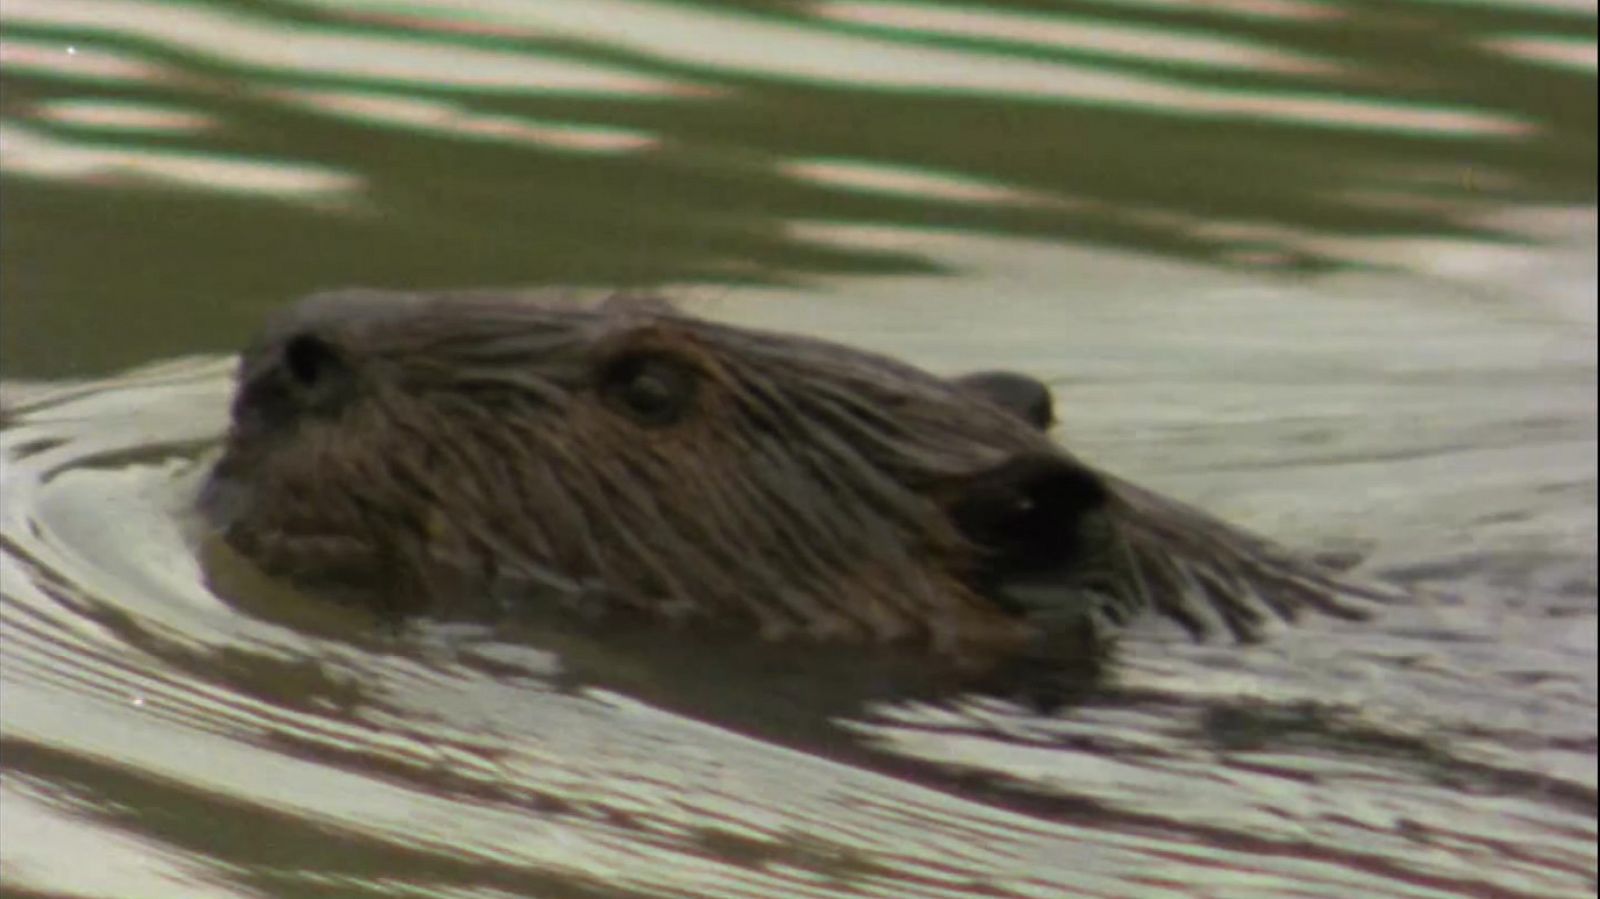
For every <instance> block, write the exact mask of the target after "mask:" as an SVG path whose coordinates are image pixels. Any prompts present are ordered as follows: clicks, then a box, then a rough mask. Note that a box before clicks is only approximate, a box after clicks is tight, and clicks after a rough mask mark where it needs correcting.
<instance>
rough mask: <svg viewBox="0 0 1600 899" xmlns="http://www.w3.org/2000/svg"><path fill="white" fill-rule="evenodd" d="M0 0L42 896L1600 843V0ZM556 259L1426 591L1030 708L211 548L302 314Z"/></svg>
mask: <svg viewBox="0 0 1600 899" xmlns="http://www.w3.org/2000/svg"><path fill="white" fill-rule="evenodd" d="M0 25H3V28H4V32H3V35H0V54H3V56H0V58H3V60H4V64H5V67H4V71H3V74H0V79H3V82H4V83H3V87H4V92H3V95H0V114H3V119H0V141H3V144H0V178H3V193H4V199H3V202H0V219H3V220H0V296H3V297H4V300H3V302H4V307H3V328H0V371H3V372H4V375H5V382H4V392H3V394H0V406H3V409H4V423H3V424H4V426H3V429H0V459H3V460H4V463H3V469H0V473H3V479H4V484H3V495H4V503H3V507H0V541H3V542H0V550H3V554H0V565H3V567H0V577H3V583H4V590H3V605H0V609H3V619H0V620H3V625H4V628H3V632H0V635H3V639H4V649H3V657H4V664H3V665H0V681H3V684H0V741H3V746H0V758H3V768H0V833H3V837H0V877H3V878H4V881H5V883H6V886H7V888H8V889H10V890H16V891H19V892H31V893H37V894H52V895H61V894H65V895H75V896H118V897H124V896H296V897H298V896H311V897H315V896H359V895H416V896H473V897H479V896H508V895H534V896H557V897H561V896H577V897H589V896H612V895H650V896H659V895H677V896H808V895H814V896H836V895H862V896H895V897H898V896H966V895H973V894H977V895H997V896H1061V895H1066V896H1119V897H1120V896H1147V895H1149V896H1162V895H1171V896H1195V895H1201V896H1225V897H1233V896H1327V897H1335V896H1338V897H1343V896H1351V895H1373V896H1408V897H1411V896H1581V895H1593V894H1594V892H1595V879H1594V871H1595V866H1596V853H1595V848H1594V847H1595V837H1596V811H1595V808H1596V778H1595V774H1594V770H1595V761H1596V755H1597V740H1596V719H1597V713H1596V708H1597V703H1596V687H1597V675H1596V658H1597V651H1596V638H1595V633H1596V602H1595V597H1596V552H1595V539H1596V532H1597V526H1596V487H1595V484H1596V463H1595V458H1596V444H1597V440H1596V424H1595V422H1596V412H1595V403H1596V391H1595V376H1596V375H1595V372H1596V364H1595V330H1594V329H1595V314H1594V301H1593V297H1594V292H1595V253H1594V247H1595V235H1596V229H1595V212H1594V178H1595V176H1594V172H1595V119H1594V116H1595V113H1594V109H1595V105H1596V104H1595V93H1596V91H1595V63H1594V58H1595V55H1594V40H1595V13H1594V7H1593V5H1592V4H1581V3H1579V4H1564V3H1555V2H1548V3H1526V4H1498V5H1497V4H1489V3H1483V4H1444V3H1422V2H1418V3H1387V4H1383V5H1374V6H1367V5H1363V4H1357V3H1350V4H1336V3H1311V2H1300V0H1270V2H1269V0H1252V2H1246V0H1238V2H1227V3H1212V4H1206V5H1204V6H1190V5H1186V4H1167V3H1159V2H1142V3H1125V4H1109V3H1074V4H1069V5H1065V6H1063V7H1062V8H1061V10H1060V11H1058V12H1049V11H1042V10H1041V9H1040V8H1038V7H1036V6H1034V5H1031V4H1021V3H1016V4H1007V3H990V4H986V5H984V6H981V7H980V6H970V7H959V6H946V5H921V4H909V3H816V4H754V3H737V2H729V3H725V4H721V5H711V4H701V5H689V4H677V3H604V4H601V3H576V2H573V3H560V2H549V3H539V4H530V3H514V2H510V0H506V2H474V3H465V2H461V3H447V2H433V3H404V4H402V3H382V2H341V3H333V2H326V3H293V4H291V3H210V4H198V3H158V2H149V0H140V2H123V0H106V2H83V0H38V2H28V0H8V2H7V3H5V4H4V5H3V7H0ZM552 282H562V283H579V284H589V285H614V284H662V285H669V286H674V287H675V288H676V291H677V292H678V293H679V294H680V295H682V296H684V297H685V298H686V299H685V302H686V303H687V304H688V305H690V306H691V308H693V309H695V310H696V311H699V312H701V313H703V314H707V315H711V316H714V317H718V318H722V319H726V320H731V321H736V322H742V323H748V324H757V325H761V326H765V327H776V328H781V329H785V330H794V331H804V332H808V333H817V334H822V335H825V336H829V337H832V338H834V339H840V340H846V341H849V342H852V343H856V344H860V345H865V346H870V347H874V348H878V349H883V350H886V351H889V352H892V353H894V354H896V355H899V356H902V357H905V358H908V359H911V360H913V361H916V362H919V363H921V364H924V365H927V366H928V367H930V368H933V369H935V370H938V371H945V372H951V373H956V372H960V371H964V370H970V369H976V368H989V367H995V366H1006V367H1012V368H1017V369H1020V370H1025V371H1029V372H1031V373H1034V374H1036V375H1039V376H1041V377H1043V378H1045V379H1046V380H1048V381H1049V382H1051V384H1052V385H1053V387H1054V388H1055V390H1056V394H1057V398H1058V408H1057V412H1058V415H1059V416H1060V417H1061V418H1062V420H1063V424H1062V425H1061V426H1060V429H1059V435H1060V436H1061V438H1062V439H1063V440H1064V441H1066V442H1068V443H1069V444H1070V445H1071V446H1072V447H1073V448H1074V450H1075V451H1077V452H1079V453H1080V454H1082V455H1083V456H1085V457H1086V458H1088V459H1090V460H1093V461H1095V462H1098V463H1101V464H1105V465H1107V466H1108V467H1111V468H1113V469H1114V470H1116V471H1117V472H1118V473H1120V474H1124V475H1127V476H1131V477H1134V478H1136V479H1138V480H1140V481H1141V482H1143V483H1146V484H1148V485H1149V486H1153V487H1157V488H1159V489H1163V490H1166V491H1168V492H1171V493H1173V494H1175V495H1178V496H1181V497H1184V498H1187V499H1190V500H1193V501H1195V502H1198V503H1200V504H1202V505H1203V506H1205V507H1206V508H1208V509H1211V510H1214V511H1216V512H1217V513H1219V514H1222V515H1224V516H1225V517H1228V518H1230V519H1232V520H1236V521H1238V522H1240V523H1242V524H1246V525H1249V526H1251V527H1253V528H1256V529H1258V530H1261V531H1263V532H1266V533H1270V534H1273V535H1275V536H1276V537H1278V538H1279V539H1281V540H1283V541H1285V542H1288V543H1290V544H1293V545H1297V546H1301V547H1304V548H1306V549H1308V550H1311V551H1318V552H1327V553H1332V554H1340V555H1346V556H1351V557H1359V558H1361V559H1363V560H1364V561H1363V565H1364V567H1365V568H1366V569H1367V570H1370V571H1372V572H1375V573H1380V574H1384V575H1386V576H1388V577H1390V578H1392V579H1395V580H1398V581H1401V582H1403V583H1406V584H1409V585H1412V586H1414V587H1416V588H1418V590H1419V599H1418V600H1417V602H1416V603H1414V604H1412V605H1408V606H1405V607H1402V608H1396V609H1393V610H1391V611H1390V612H1389V613H1388V614H1386V615H1385V616H1384V617H1383V618H1382V619H1381V620H1380V621H1378V622H1375V623H1369V624H1363V625H1351V624H1345V623H1338V622H1326V621H1313V622H1307V623H1305V625H1304V626H1297V627H1295V628H1290V629H1284V630H1282V631H1281V632H1279V633H1277V634H1275V635H1274V636H1273V638H1272V639H1271V640H1270V641H1269V642H1267V643H1265V644H1262V645H1260V646H1253V647H1248V648H1240V647H1234V646H1227V645H1220V644H1216V645H1198V646H1197V645H1192V644H1190V643H1188V642H1187V641H1186V640H1184V639H1183V638H1181V637H1178V636H1175V635H1172V634H1169V633H1166V632H1165V631H1163V630H1162V629H1160V628H1157V627H1151V628H1149V629H1147V630H1144V631H1141V632H1140V633H1138V634H1136V635H1135V636H1134V637H1133V638H1132V639H1131V640H1130V641H1129V644H1128V645H1127V646H1126V647H1125V651H1124V652H1123V654H1122V658H1121V659H1120V661H1119V664H1118V666H1117V669H1116V674H1115V677H1114V678H1113V680H1112V682H1111V683H1109V684H1107V685H1106V686H1105V688H1104V689H1103V690H1101V691H1099V692H1097V693H1096V694H1095V695H1094V696H1092V697H1090V698H1089V699H1088V700H1087V701H1085V702H1084V703H1083V704H1081V705H1078V706H1075V707H1073V708H1070V709H1065V710H1061V711H1058V712H1055V713H1051V714H1039V713H1037V712H1035V711H1033V710H1029V709H1024V708H1020V707H1016V706H1013V705H1009V704H1007V703H1004V702H1000V701H997V700H993V699H983V698H977V697H953V698H950V699H948V700H947V701H944V702H940V703H883V702H879V703H873V702H860V701H857V700H859V699H860V697H851V696H840V695H837V694H836V693H835V692H834V690H833V688H834V687H835V686H836V685H835V684H834V683H833V682H832V681H830V680H828V678H827V677H826V676H825V674H824V671H823V669H822V666H821V665H820V664H819V665H818V666H817V668H816V669H815V670H812V669H811V668H809V667H808V666H807V665H806V664H805V663H804V660H798V661H794V660H788V659H786V660H784V662H783V663H782V664H783V665H789V666H790V667H789V668H788V669H786V670H782V671H766V672H762V673H761V676H747V675H749V674H750V672H749V669H748V665H747V662H748V660H740V659H719V658H712V657H705V656H694V655H692V654H691V658H694V659H695V660H696V664H693V665H683V664H678V665H676V666H674V665H672V664H664V663H663V662H662V661H661V660H660V659H659V658H656V657H654V656H653V655H652V654H651V653H650V652H644V651H639V652H635V651H634V650H635V649H637V647H626V646H616V645H609V646H608V645H573V644H569V643H559V642H555V641H552V640H551V639H550V638H548V636H547V635H539V634H532V635H526V634H525V635H518V636H516V637H513V636H511V635H507V634H496V633H486V632H480V631H472V630H470V629H466V630H462V629H451V628H442V627H435V628H429V627H424V628H419V629H417V630H416V631H414V632H405V633H401V634H396V633H394V632H392V631H389V630H386V629H383V628H379V627H374V626H373V625H372V623H371V622H367V621H363V620H361V619H360V618H359V616H352V615H348V614H344V613H339V612H335V611H331V610H329V609H326V608H323V607H320V606H318V605H316V604H314V603H308V602H306V601H304V600H303V599H302V598H299V597H293V596H278V597H275V598H271V599H269V600H268V601H266V602H264V603H262V604H260V605H258V606H253V607H241V606H240V605H239V603H238V602H236V601H227V600H224V599H222V598H220V597H221V595H231V594H232V593H233V592H234V591H232V590H230V589H229V588H230V587H232V586H236V585H228V584H208V582H207V578H208V577H211V578H214V577H217V576H218V572H219V571H226V570H227V569H226V566H225V565H224V566H218V565H214V564H212V565H208V566H202V564H201V563H202V560H203V558H205V557H206V554H207V553H208V552H211V551H212V550H211V549H209V548H208V547H207V546H206V545H205V544H204V542H203V540H202V539H201V537H202V535H200V534H198V533H197V530H196V527H195V522H194V521H193V519H192V516H191V515H190V514H189V512H188V502H189V500H190V498H191V496H192V492H193V490H194V489H195V486H196V482H197V479H198V477H200V475H201V474H202V473H203V469H204V465H205V460H206V458H207V456H208V454H209V453H210V452H212V451H213V449H214V446H215V441H216V438H217V435H218V433H219V432H220V429H221V428H222V426H223V423H224V420H225V404H226V401H227V394H228V389H229V384H228V381H227V378H228V370H229V359H228V358H227V356H226V354H227V353H228V352H229V351H230V350H231V349H233V348H234V347H236V346H238V345H239V344H240V343H241V342H242V341H243V340H244V339H245V338H246V336H247V335H248V333H249V331H250V329H251V328H252V327H253V326H254V325H255V323H256V322H257V321H258V320H259V317H260V316H261V315H262V314H263V313H264V311H265V310H267V309H269V308H271V307H273V306H275V305H277V304H279V303H281V302H283V301H284V300H285V299H286V298H287V297H290V296H292V295H294V294H296V293H299V292H302V291H304V290H307V289H311V288H313V287H319V286H328V285H335V284H348V283H368V284H380V285H390V286H409V287H430V286H437V287H444V286H450V287H461V286H474V285H480V286H489V285H492V286H503V287H514V288H521V287H527V286H533V285H538V284H542V283H552ZM134 366H136V367H135V368H133V370H131V371H129V370H127V369H129V368H130V367H134ZM208 561H209V560H208ZM256 586H257V587H259V586H260V585H256ZM263 589H266V588H263ZM667 657H668V658H669V659H670V653H668V655H667ZM773 667H775V668H777V667H782V666H780V665H777V664H774V666H773ZM735 672H736V673H737V674H735Z"/></svg>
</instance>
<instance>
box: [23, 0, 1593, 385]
mask: <svg viewBox="0 0 1600 899" xmlns="http://www.w3.org/2000/svg"><path fill="white" fill-rule="evenodd" d="M454 5H456V4H446V3H440V4H437V5H429V4H422V3H407V4H396V3H386V2H361V3H343V4H332V3H321V4H317V3H274V2H233V3H225V2H217V3H161V2H150V0H139V2H136V0H126V2H114V3H109V4H98V5H85V4H82V3H78V2H71V0H60V2H45V0H11V2H10V3H8V4H6V10H5V12H4V17H3V19H0V21H3V23H4V28H5V30H4V41H5V45H6V52H7V56H6V59H7V65H6V68H5V70H4V73H3V75H0V80H3V88H4V93H3V96H0V116H3V119H4V125H5V126H6V127H7V128H8V132H7V135H6V138H5V139H6V151H5V153H4V154H3V155H0V158H3V159H4V162H3V163H0V166H3V168H4V176H3V189H4V202H3V203H0V296H3V298H4V318H5V322H4V328H3V333H0V359H3V361H0V366H3V371H4V372H5V373H6V374H7V375H8V376H29V377H39V376H50V375H63V374H69V373H81V372H89V371H105V370H107V369H111V368H115V367H118V366H121V365H125V364H128V363H132V362H137V361H140V360H143V359H148V358H150V357H153V356H162V355H170V354H175V353H181V352H193V351H197V350H220V349H226V348H229V347H232V346H234V345H236V344H237V343H238V342H239V341H240V340H241V339H242V338H243V336H244V335H245V333H246V332H247V331H248V330H249V328H250V327H251V326H252V324H253V323H254V322H255V321H256V320H257V319H258V317H259V315H260V313H261V311H262V310H263V309H265V308H267V307H270V306H272V305H275V304H277V303H279V302H282V300H283V299H284V298H286V297H287V296H290V295H293V294H296V293H299V292H302V291H305V290H308V289H312V288H315V287H324V286H329V285H336V284H349V283H373V284H383V285H395V286H415V287H442V286H462V285H512V284H515V285H528V284H539V283H551V282H573V283H586V284H598V285H618V284H621V285H639V284H661V283H683V282H695V283H705V282H724V283H729V282H774V281H786V280H793V279H796V278H803V277H805V276H806V275H808V274H811V273H823V272H826V273H837V272H856V273H881V274H893V273H900V272H910V271H927V270H937V269H939V268H940V265H939V260H937V259H933V258H924V257H923V256H920V255H918V254H917V253H916V252H915V251H914V247H913V248H912V249H911V250H903V251H891V250H885V249H880V248H874V247H866V246H854V245H840V244H820V243H816V242H814V241H811V240H808V239H807V237H806V236H805V235H804V234H803V233H802V231H803V229H800V228H795V227H793V226H795V225H797V224H802V223H813V222H846V223H860V224H870V225H876V226H886V227H890V228H913V229H926V228H935V229H948V230H953V231H961V232H982V233H990V234H1009V235H1017V236H1026V237H1034V238H1044V239H1051V240H1060V241H1063V242H1072V243H1089V244H1096V245H1104V246H1108V247H1118V248H1131V249H1137V250H1141V251H1145V252H1150V253H1155V254H1162V255H1167V256H1178V257H1186V258H1191V259H1197V260H1202V261H1209V262H1214V263H1216V264H1220V265H1231V266H1244V267H1249V268H1253V269H1258V270H1261V271H1263V272H1274V271H1290V272H1294V271H1321V270H1328V269H1333V268H1338V267H1344V266H1351V265H1368V264H1376V263H1378V262H1379V261H1380V259H1379V258H1376V257H1371V256H1368V255H1366V254H1365V253H1364V252H1363V250H1362V249H1361V246H1362V245H1361V244H1358V243H1355V242H1352V241H1351V240H1350V239H1351V238H1359V239H1360V240H1362V241H1367V242H1369V243H1370V241H1372V240H1374V239H1377V240H1389V239H1404V238H1412V237H1429V238H1456V239H1465V240H1480V241H1494V242H1514V241H1518V240H1522V239H1526V238H1525V236H1524V235H1521V234H1518V233H1516V232H1514V231H1507V230H1502V229H1501V228H1500V227H1499V226H1497V224H1496V216H1495V213H1496V211H1497V210H1502V209H1505V208H1511V207H1523V206H1529V205H1548V204H1565V205H1570V204H1580V205H1588V204H1592V203H1593V202H1594V195H1595V163H1596V153H1595V132H1596V113H1595V107H1596V103H1595V100H1596V80H1595V74H1594V71H1593V68H1592V67H1588V68H1585V67H1584V66H1582V65H1579V66H1576V67H1574V66H1572V65H1570V64H1569V65H1552V64H1551V63H1550V62H1549V61H1548V60H1547V59H1545V58H1542V57H1540V56H1538V54H1537V53H1534V52H1531V51H1529V50H1528V48H1529V47H1530V46H1532V47H1538V46H1548V45H1550V44H1551V42H1557V43H1560V42H1565V43H1564V46H1567V47H1569V48H1570V47H1572V46H1578V47H1580V48H1581V47H1583V46H1588V47H1590V48H1592V46H1593V43H1594V40H1595V16H1594V13H1593V10H1565V9H1562V8H1560V7H1558V6H1551V5H1541V4H1509V3H1507V4H1486V3H1443V2H1437V3H1435V2H1429V3H1424V2H1414V3H1401V2H1393V0H1384V2H1377V0H1369V2H1341V3H1317V4H1312V3H1301V2H1289V0H1278V2H1274V3H1264V2H1255V0H1251V2H1233V3H1225V4H1207V5H1204V6H1193V7H1190V6H1186V5H1180V4H1166V5H1163V4H1158V3H1144V4H1122V3H1095V2H1069V3H1052V4H1043V3H1034V2H1025V0H1016V2H1010V3H994V2H991V3H987V4H983V5H981V6H962V5H947V4H913V3H890V4H884V3H878V4H872V3H853V4H846V3H822V4H805V3H759V2H753V0H748V2H737V0H730V2H725V3H720V4H716V3H700V4H678V3H656V4H635V5H633V6H630V7H626V8H621V9H624V11H627V10H631V11H632V16H633V18H629V16H628V15H621V14H619V15H617V16H614V17H612V18H610V19H607V18H606V16H605V14H604V13H605V11H606V10H610V9H612V7H610V6H595V5H593V4H589V5H585V4H581V3H576V2H574V3H569V4H563V3H541V4H509V3H499V2H486V3H481V4H477V5H476V6H475V7H474V8H475V9H476V10H477V12H474V13H471V14H468V13H465V12H456V11H453V9H452V6H454ZM583 10H588V11H591V12H593V11H595V10H599V12H595V13H594V15H592V16H590V18H589V19H582V18H581V17H580V16H578V15H577V14H576V12H581V11H583ZM97 11H98V12H97ZM574 23H577V24H574ZM1541 41H1542V42H1544V43H1543V44H1541V43H1540V42H1541ZM1591 52H1592V50H1591ZM1570 55H1571V54H1570V53H1569V54H1568V56H1569V57H1570ZM69 58H70V59H76V60H77V61H76V62H71V61H64V60H65V59H69ZM457 63H458V64H457ZM85 110H90V111H91V112H92V114H89V113H86V112H85ZM107 110H120V112H118V113H116V114H112V113H108V112H107ZM130 122H134V123H137V125H138V126H137V127H132V126H130ZM163 122H165V123H166V124H165V125H163ZM819 160H820V161H826V163H828V165H826V166H818V165H817V162H818V161H819ZM206 161H211V162H212V163H214V164H212V165H209V166H208V165H204V164H199V163H204V162H206ZM841 173H843V175H845V176H847V177H841ZM319 179H320V180H319ZM895 185H899V187H898V188H897V187H895ZM907 185H911V186H912V189H907ZM973 185H978V186H980V187H981V189H975V188H974V187H973ZM224 187H225V188H228V189H226V190H222V189H216V188H224ZM990 188H992V190H991V189H990ZM1064 274H1065V273H1064Z"/></svg>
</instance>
